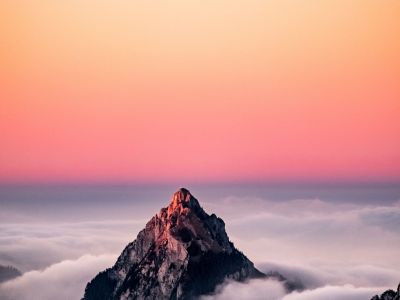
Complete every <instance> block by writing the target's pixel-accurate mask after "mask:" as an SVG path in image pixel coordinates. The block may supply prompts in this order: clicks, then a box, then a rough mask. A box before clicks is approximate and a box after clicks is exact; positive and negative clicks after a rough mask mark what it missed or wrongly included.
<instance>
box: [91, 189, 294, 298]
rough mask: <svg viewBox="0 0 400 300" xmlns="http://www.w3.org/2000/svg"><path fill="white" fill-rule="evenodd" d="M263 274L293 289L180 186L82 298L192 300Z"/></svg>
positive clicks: (92, 282)
mask: <svg viewBox="0 0 400 300" xmlns="http://www.w3.org/2000/svg"><path fill="white" fill-rule="evenodd" d="M261 277H265V278H266V277H270V278H274V279H276V280H279V281H281V282H283V284H284V285H285V286H286V287H287V289H288V290H292V289H294V288H295V286H294V285H293V284H291V283H289V282H287V281H286V279H285V278H284V277H283V276H281V275H280V274H278V273H270V274H268V275H265V274H263V273H261V272H260V271H259V270H257V269H256V268H255V267H254V265H253V263H252V262H251V261H250V260H249V259H248V258H247V257H246V256H245V255H244V254H243V253H241V252H240V251H238V250H237V249H236V248H235V247H234V245H233V243H232V242H230V240H229V238H228V235H227V234H226V232H225V223H224V221H223V220H222V219H220V218H218V217H217V216H216V215H214V214H211V215H208V214H207V213H206V212H205V211H204V210H203V209H202V207H201V206H200V204H199V202H198V201H197V199H196V198H194V197H193V196H192V195H191V194H190V192H189V191H188V190H186V189H183V188H182V189H180V190H179V191H177V192H176V193H175V194H174V195H173V198H172V200H171V203H170V204H169V206H168V207H166V208H162V209H161V210H160V212H159V213H158V214H156V215H155V216H154V217H153V218H152V219H151V220H150V221H149V222H148V223H147V224H146V227H145V228H144V229H143V230H142V231H141V232H139V234H138V236H137V238H136V240H135V241H133V242H132V243H130V244H128V245H127V246H126V248H125V249H124V250H123V252H122V254H121V255H120V257H119V258H118V260H117V262H116V263H115V265H114V266H113V267H112V268H110V269H107V270H105V271H103V272H101V273H99V274H98V275H97V276H96V277H95V278H94V279H93V280H92V281H91V282H89V283H88V285H87V287H86V290H85V295H84V300H114V299H126V300H128V299H193V298H196V297H198V296H200V295H204V294H209V293H212V292H213V291H214V290H215V288H216V286H217V285H219V284H221V283H223V282H224V281H225V280H226V279H231V280H237V281H245V280H248V279H251V278H261Z"/></svg>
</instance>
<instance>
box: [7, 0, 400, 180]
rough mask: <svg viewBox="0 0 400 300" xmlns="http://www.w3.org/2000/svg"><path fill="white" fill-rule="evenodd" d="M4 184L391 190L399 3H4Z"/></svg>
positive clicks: (399, 77) (396, 139)
mask: <svg viewBox="0 0 400 300" xmlns="http://www.w3.org/2000/svg"><path fill="white" fill-rule="evenodd" d="M0 39H1V40H0V42H1V47H0V66H1V67H0V181H3V182H14V181H17V182H27V181H28V182H32V181H33V182H36V181H38V182H48V181H60V182H62V181H79V182H81V181H90V182H92V181H108V180H111V181H131V182H155V181H157V182H165V181H178V182H182V181H185V182H186V181H200V182H202V181H253V180H254V181H281V180H283V181H284V180H301V181H304V180H306V181H307V180H318V181H321V180H322V181H324V180H339V181H348V180H350V181H354V180H356V181H365V180H379V181H389V180H390V181H393V180H395V181H396V180H399V179H400V54H399V53H400V2H399V1H398V0H384V1H379V0H376V1H370V0H330V1H324V0H304V1H287V0H263V1H252V0H250V1H245V0H229V1H227V0H220V1H218V0H217V1H211V0H202V1H200V0H196V1H187V0H186V1H183V0H182V1H177V0H169V1H161V0H156V1H145V0H143V1H128V0H126V1H122V0H119V1H98V0H87V1H81V0H70V1H54V0H40V1H29V0H26V1H24V0H16V1H11V0H5V1H1V3H0Z"/></svg>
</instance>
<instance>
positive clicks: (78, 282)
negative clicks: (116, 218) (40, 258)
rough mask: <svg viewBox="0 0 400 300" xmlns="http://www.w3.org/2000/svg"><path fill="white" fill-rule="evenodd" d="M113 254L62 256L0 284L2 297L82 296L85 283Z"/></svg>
mask: <svg viewBox="0 0 400 300" xmlns="http://www.w3.org/2000/svg"><path fill="white" fill-rule="evenodd" d="M115 259H116V257H115V256H113V255H101V256H92V255H85V256H82V257H80V258H79V259H77V260H65V261H62V262H59V263H57V264H54V265H51V266H50V267H48V268H46V269H44V270H43V271H30V272H27V273H25V274H23V275H22V276H21V277H18V278H16V279H14V280H11V281H8V282H6V283H3V284H1V285H0V298H1V299H3V300H31V299H40V300H54V299H60V300H64V299H65V300H67V299H81V297H82V296H83V293H84V290H85V286H86V284H87V282H89V281H90V280H91V279H92V278H93V277H94V276H95V275H96V274H97V273H98V272H99V271H100V270H103V269H105V268H106V267H109V266H110V265H112V264H113V263H114V262H115Z"/></svg>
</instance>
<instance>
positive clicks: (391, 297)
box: [371, 283, 400, 300]
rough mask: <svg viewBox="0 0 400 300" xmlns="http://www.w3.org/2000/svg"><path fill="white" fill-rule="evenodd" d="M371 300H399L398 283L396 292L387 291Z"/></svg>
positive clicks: (399, 290) (399, 287)
mask: <svg viewBox="0 0 400 300" xmlns="http://www.w3.org/2000/svg"><path fill="white" fill-rule="evenodd" d="M371 300H400V283H399V285H398V286H397V291H396V292H395V291H393V290H387V291H386V292H384V293H383V294H382V295H381V296H378V295H376V296H374V297H372V299H371Z"/></svg>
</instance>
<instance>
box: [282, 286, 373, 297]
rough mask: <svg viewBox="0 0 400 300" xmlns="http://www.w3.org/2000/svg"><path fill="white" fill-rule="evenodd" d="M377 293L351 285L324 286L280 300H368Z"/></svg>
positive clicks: (371, 289)
mask: <svg viewBox="0 0 400 300" xmlns="http://www.w3.org/2000/svg"><path fill="white" fill-rule="evenodd" d="M377 293H379V290H377V289H373V288H356V287H353V286H351V285H345V286H324V287H321V288H317V289H314V290H306V291H304V292H301V293H298V292H294V293H291V294H289V295H286V296H284V297H283V298H282V300H321V299H323V300H338V299H340V300H369V299H371V298H372V297H373V296H374V295H376V294H377Z"/></svg>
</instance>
